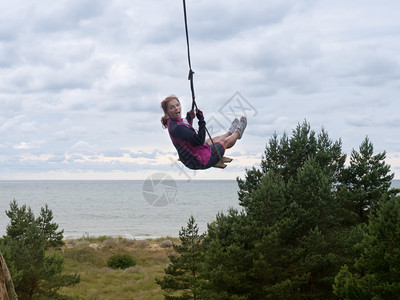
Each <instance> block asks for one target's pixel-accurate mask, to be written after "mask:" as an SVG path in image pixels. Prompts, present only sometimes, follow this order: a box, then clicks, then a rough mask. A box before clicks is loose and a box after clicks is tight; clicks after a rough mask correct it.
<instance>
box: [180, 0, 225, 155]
mask: <svg viewBox="0 0 400 300" xmlns="http://www.w3.org/2000/svg"><path fill="white" fill-rule="evenodd" d="M183 15H184V19H185V32H186V46H187V55H188V64H189V75H188V80H190V90H191V92H192V110H193V109H194V108H195V107H196V109H197V104H196V100H195V99H196V97H195V94H194V83H193V75H194V72H193V70H192V63H191V61H190V46H189V30H188V22H187V14H186V1H185V0H183ZM205 130H206V132H207V135H208V137H209V138H210V140H211V143H212V144H213V146H214V148H215V150H216V151H217V154H218V157H219V159H220V160H221V161H222V156H221V154H220V153H219V151H218V149H217V147H216V146H215V143H214V140H213V139H212V137H211V135H210V133H209V132H208V129H207V127H205Z"/></svg>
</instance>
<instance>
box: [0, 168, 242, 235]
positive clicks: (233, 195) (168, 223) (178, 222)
mask: <svg viewBox="0 0 400 300" xmlns="http://www.w3.org/2000/svg"><path fill="white" fill-rule="evenodd" d="M238 190H239V189H238V185H237V182H236V180H173V179H172V178H170V177H168V175H166V176H164V177H160V178H148V179H146V180H126V181H124V180H110V181H107V180H95V181H91V180H82V181H81V180H70V181H64V180H62V181H58V180H46V181H41V180H32V181H0V236H3V235H4V234H5V233H6V227H7V224H9V221H10V219H9V218H8V217H7V215H6V213H5V211H6V210H9V208H10V202H11V201H13V200H14V199H15V200H16V201H17V203H18V205H19V206H22V205H26V206H29V207H31V209H32V211H33V212H34V214H35V216H36V217H37V216H38V215H39V214H40V210H41V207H44V206H45V204H47V205H48V207H49V208H50V209H51V210H52V212H53V221H54V222H55V223H57V224H58V225H59V229H60V230H61V229H63V230H64V238H65V239H69V238H80V237H83V236H102V235H107V236H119V237H126V238H132V239H150V238H160V237H178V236H179V231H180V230H181V229H182V227H186V225H187V223H188V220H189V218H190V217H191V216H193V217H194V219H195V222H196V224H197V226H198V229H199V234H201V233H204V232H205V231H206V230H207V224H208V223H211V222H213V221H214V220H215V219H216V216H217V214H218V213H227V212H228V210H229V209H230V208H237V209H241V207H240V206H239V201H238V196H237V192H238Z"/></svg>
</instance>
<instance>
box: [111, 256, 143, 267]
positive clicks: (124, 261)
mask: <svg viewBox="0 0 400 300" xmlns="http://www.w3.org/2000/svg"><path fill="white" fill-rule="evenodd" d="M134 265H136V261H135V259H134V258H133V257H132V256H130V255H128V254H115V255H113V256H111V257H110V258H109V259H108V260H107V266H108V267H109V268H112V269H126V268H129V267H133V266H134Z"/></svg>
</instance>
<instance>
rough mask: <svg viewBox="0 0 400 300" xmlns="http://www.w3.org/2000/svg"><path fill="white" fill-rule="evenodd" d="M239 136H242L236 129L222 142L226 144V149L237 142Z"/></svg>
mask: <svg viewBox="0 0 400 300" xmlns="http://www.w3.org/2000/svg"><path fill="white" fill-rule="evenodd" d="M239 136H240V134H239V132H237V131H235V132H234V133H232V134H230V135H229V136H227V137H226V138H225V139H223V140H221V141H220V142H221V143H222V145H224V147H225V149H229V148H232V147H233V146H234V145H235V144H236V141H237V140H238V138H239Z"/></svg>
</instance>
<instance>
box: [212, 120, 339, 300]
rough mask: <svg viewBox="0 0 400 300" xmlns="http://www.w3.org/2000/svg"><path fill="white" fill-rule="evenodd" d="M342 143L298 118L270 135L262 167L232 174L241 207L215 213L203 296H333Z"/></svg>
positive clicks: (223, 297) (335, 271)
mask: <svg viewBox="0 0 400 300" xmlns="http://www.w3.org/2000/svg"><path fill="white" fill-rule="evenodd" d="M345 157H346V156H345V155H344V154H342V152H341V143H340V141H337V142H332V141H331V140H330V139H329V137H328V135H327V133H326V132H325V131H324V130H321V132H320V133H318V134H316V133H315V132H314V131H312V130H311V129H310V126H309V124H308V123H306V122H304V123H303V124H302V125H299V126H298V127H297V128H296V130H294V131H293V135H292V137H290V138H289V137H288V136H287V135H286V134H284V136H283V137H282V139H281V140H280V141H279V140H278V137H277V135H274V136H273V137H272V138H271V140H270V142H269V145H268V146H267V147H266V150H265V157H264V158H263V160H262V161H261V169H256V168H253V169H252V170H248V171H247V172H246V177H245V180H240V179H238V184H239V188H240V190H239V201H240V204H241V205H242V207H243V208H244V212H243V213H238V212H233V213H232V212H231V213H230V214H229V215H226V216H225V215H219V217H217V221H216V223H215V226H213V227H209V232H208V233H209V234H208V236H207V238H206V243H205V244H206V245H207V249H206V251H205V269H206V270H207V273H206V278H207V279H208V282H209V285H208V288H209V289H210V291H208V294H212V293H213V292H214V293H216V296H217V297H214V298H218V299H232V298H233V297H236V298H237V299H241V298H243V299H289V298H292V299H296V298H302V297H303V298H305V297H309V298H311V297H314V298H321V297H325V298H326V297H331V296H332V292H331V291H330V287H331V285H332V282H333V278H334V276H335V274H336V273H337V270H338V269H339V267H340V263H341V260H340V257H338V255H337V252H339V249H337V248H336V247H335V240H336V238H337V236H336V235H335V232H336V231H335V229H337V227H338V225H339V220H340V218H339V217H338V214H339V213H340V205H339V203H337V202H335V201H334V200H335V198H334V197H335V192H334V191H335V187H336V186H337V185H338V178H339V175H340V172H341V170H342V169H343V167H344V161H345Z"/></svg>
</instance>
